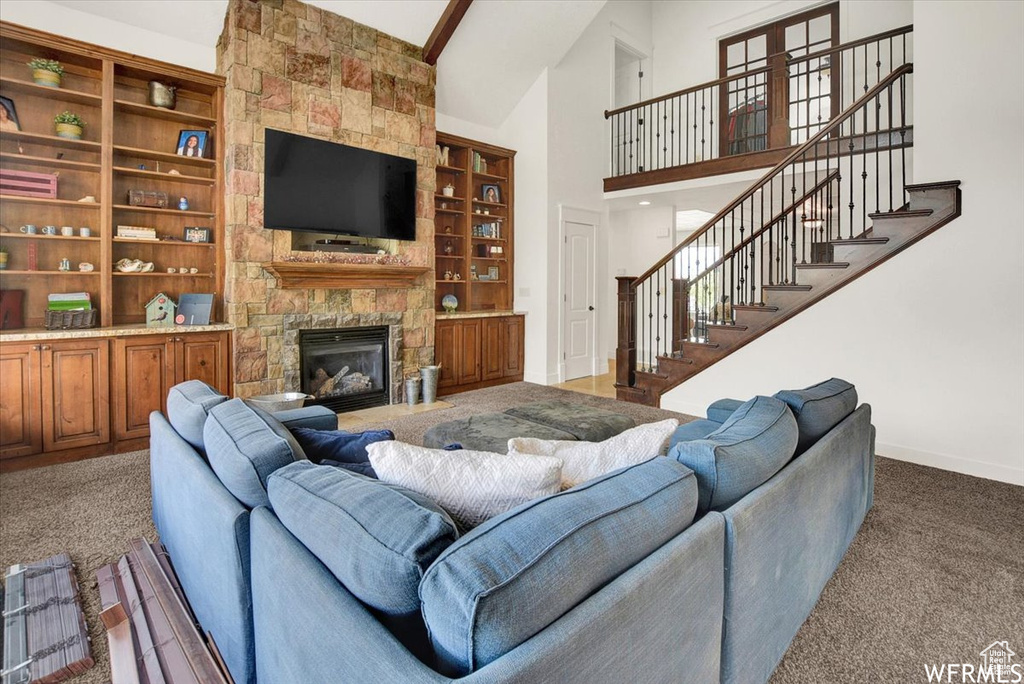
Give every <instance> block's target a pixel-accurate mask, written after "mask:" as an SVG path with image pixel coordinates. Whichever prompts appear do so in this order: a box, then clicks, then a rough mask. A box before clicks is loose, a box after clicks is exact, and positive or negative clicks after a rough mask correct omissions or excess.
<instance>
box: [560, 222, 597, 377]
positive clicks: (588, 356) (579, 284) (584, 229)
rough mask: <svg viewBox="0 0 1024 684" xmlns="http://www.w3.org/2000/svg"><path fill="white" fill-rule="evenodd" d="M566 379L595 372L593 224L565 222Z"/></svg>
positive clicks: (564, 336)
mask: <svg viewBox="0 0 1024 684" xmlns="http://www.w3.org/2000/svg"><path fill="white" fill-rule="evenodd" d="M563 225H564V226H565V264H564V266H565V268H564V269H563V271H562V272H563V273H564V274H565V276H564V277H565V290H564V293H565V296H564V302H563V305H564V307H565V311H564V316H563V320H564V321H565V334H564V335H563V337H562V339H563V340H564V345H565V346H564V349H563V354H564V363H565V380H572V379H573V378H582V377H585V376H588V375H593V374H594V362H595V360H596V359H595V358H594V329H595V314H594V295H595V293H594V239H595V238H594V234H595V232H596V231H595V226H594V225H591V224H586V223H577V222H575V221H565V222H564V224H563Z"/></svg>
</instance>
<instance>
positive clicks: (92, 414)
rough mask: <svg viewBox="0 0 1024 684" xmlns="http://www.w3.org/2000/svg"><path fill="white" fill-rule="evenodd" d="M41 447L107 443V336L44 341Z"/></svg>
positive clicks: (47, 448) (108, 425) (61, 447)
mask: <svg viewBox="0 0 1024 684" xmlns="http://www.w3.org/2000/svg"><path fill="white" fill-rule="evenodd" d="M41 359H42V384H43V414H42V415H43V450H44V451H56V450H58V449H71V448H73V447H80V446H89V445H93V444H105V443H107V442H109V441H110V376H109V373H108V361H109V344H108V341H107V340H82V341H80V342H53V343H50V344H43V345H42V356H41Z"/></svg>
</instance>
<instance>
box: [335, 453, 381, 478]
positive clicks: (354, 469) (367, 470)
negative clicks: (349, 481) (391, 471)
mask: <svg viewBox="0 0 1024 684" xmlns="http://www.w3.org/2000/svg"><path fill="white" fill-rule="evenodd" d="M320 465H326V466H331V467H332V468H341V469H342V470H347V471H349V472H350V473H359V474H360V475H362V476H364V477H372V478H373V479H374V480H378V479H380V478H378V477H377V471H375V470H374V469H373V466H372V465H370V462H369V461H367V462H366V463H344V462H342V461H332V460H331V459H329V458H325V459H324V460H322V461H320Z"/></svg>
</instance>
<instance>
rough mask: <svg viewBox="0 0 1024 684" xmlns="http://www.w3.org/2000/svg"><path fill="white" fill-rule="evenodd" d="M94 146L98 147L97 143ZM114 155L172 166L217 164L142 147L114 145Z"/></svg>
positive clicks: (215, 161)
mask: <svg viewBox="0 0 1024 684" xmlns="http://www.w3.org/2000/svg"><path fill="white" fill-rule="evenodd" d="M96 144H97V145H99V143H96ZM114 154H123V155H127V156H129V157H145V158H146V159H156V160H158V161H167V162H171V163H172V164H182V165H185V166H216V164H217V160H216V159H207V158H205V157H186V156H184V155H181V154H175V153H174V152H160V151H158V150H149V149H146V148H143V147H128V146H126V145H114ZM140 170H141V169H140Z"/></svg>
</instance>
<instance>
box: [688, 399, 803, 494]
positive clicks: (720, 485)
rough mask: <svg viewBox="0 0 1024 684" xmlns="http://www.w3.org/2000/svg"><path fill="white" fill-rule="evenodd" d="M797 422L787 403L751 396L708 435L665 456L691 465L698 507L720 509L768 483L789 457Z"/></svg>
mask: <svg viewBox="0 0 1024 684" xmlns="http://www.w3.org/2000/svg"><path fill="white" fill-rule="evenodd" d="M796 442H797V427H796V420H795V419H794V418H793V413H792V411H790V410H789V407H788V406H787V405H786V404H785V402H783V401H780V400H779V399H775V398H773V397H754V398H753V399H751V400H750V401H748V402H746V403H745V404H743V405H742V406H740V407H739V408H738V409H736V411H734V412H733V414H732V416H730V417H729V420H727V421H725V423H724V424H723V425H722V427H720V428H719V429H718V430H716V431H714V432H712V433H711V434H710V435H708V436H707V438H706V439H699V440H696V441H692V442H679V443H678V444H676V445H675V446H674V447H673V448H672V450H671V451H669V454H668V455H669V457H670V458H674V459H676V460H677V461H679V462H680V463H683V464H685V465H687V466H689V467H690V468H692V469H693V471H694V473H696V475H697V484H698V486H699V488H700V500H699V502H698V506H697V510H698V511H699V512H701V513H704V512H706V511H708V510H710V509H715V510H722V509H724V508H728V507H729V506H731V505H732V504H734V503H735V502H737V501H739V500H740V499H742V498H743V497H744V496H746V494H747V493H748V492H750V491H752V490H753V489H754V488H756V487H758V486H760V485H761V484H762V483H764V482H766V481H767V480H768V478H770V477H771V476H772V475H774V474H775V473H777V472H778V471H779V470H780V469H781V468H782V467H783V466H784V465H786V463H787V462H788V461H789V460H790V459H791V458H793V452H794V450H795V449H796Z"/></svg>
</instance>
